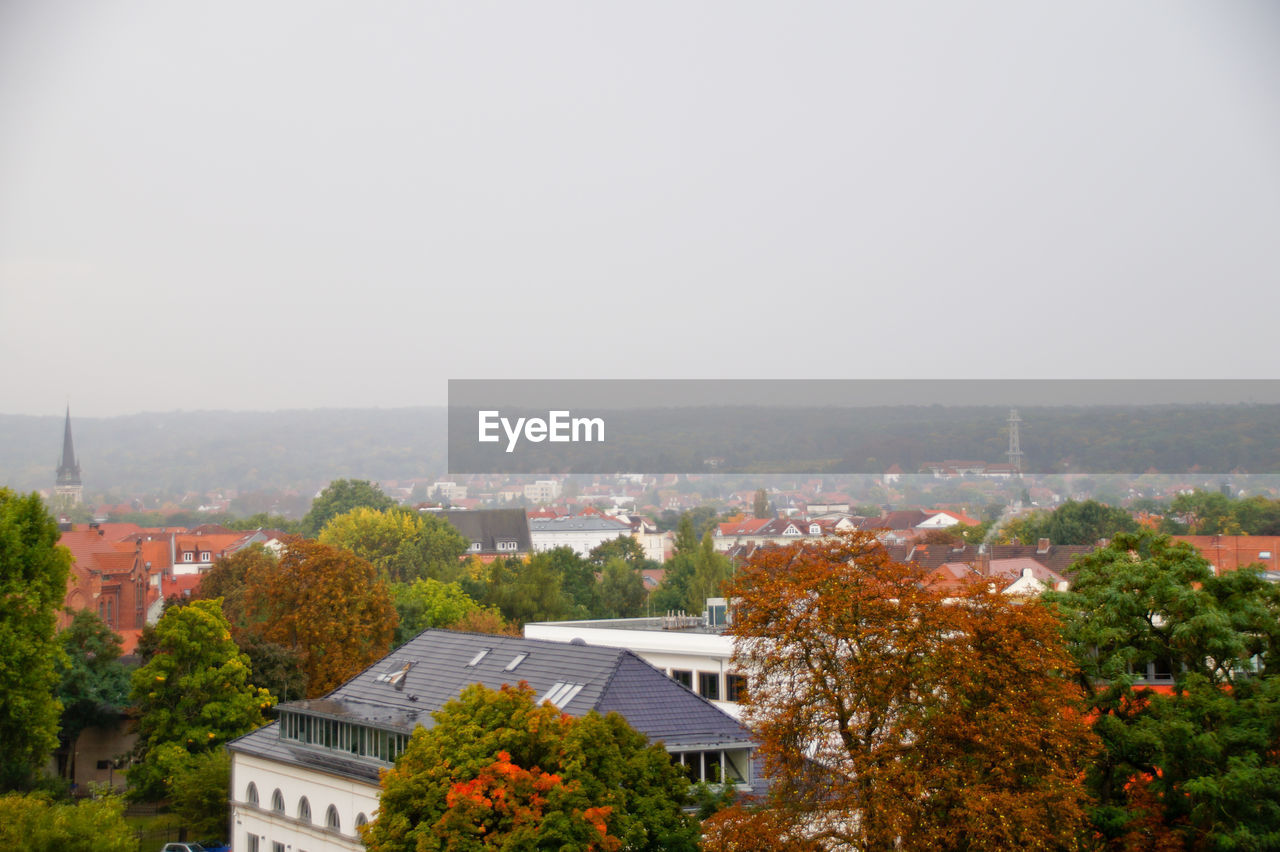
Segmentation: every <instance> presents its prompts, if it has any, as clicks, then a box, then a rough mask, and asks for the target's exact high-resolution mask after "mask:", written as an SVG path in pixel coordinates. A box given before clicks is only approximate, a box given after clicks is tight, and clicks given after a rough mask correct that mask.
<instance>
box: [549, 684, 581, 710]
mask: <svg viewBox="0 0 1280 852" xmlns="http://www.w3.org/2000/svg"><path fill="white" fill-rule="evenodd" d="M584 685H585V684H581V683H565V682H564V681H557V682H556V684H555V685H554V686H552V687H551V689H549V690H547V694H546V695H544V696H542V702H541V703H543V704H552V705H554V706H556V707H559V708H561V709H563V708H564V706H565V705H566V704H568V703H569V702H570V701H572V700H573V698H574V696H576V695H577V694H578V693H579V692H581V691H582V687H583V686H584Z"/></svg>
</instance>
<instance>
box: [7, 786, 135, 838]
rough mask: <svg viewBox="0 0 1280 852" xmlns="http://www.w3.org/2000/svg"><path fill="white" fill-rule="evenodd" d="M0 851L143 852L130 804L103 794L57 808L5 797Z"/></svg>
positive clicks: (41, 799)
mask: <svg viewBox="0 0 1280 852" xmlns="http://www.w3.org/2000/svg"><path fill="white" fill-rule="evenodd" d="M0 848H4V849H21V850H23V852H138V838H137V837H136V836H135V835H134V833H133V830H132V829H131V828H130V827H129V824H128V823H127V822H125V819H124V802H123V801H122V800H121V799H120V798H119V797H118V796H102V797H100V798H96V799H88V800H85V801H82V802H79V803H77V804H55V803H54V802H52V801H50V800H49V798H48V796H46V795H43V794H39V793H32V794H28V795H19V794H17V793H10V794H9V795H6V796H0Z"/></svg>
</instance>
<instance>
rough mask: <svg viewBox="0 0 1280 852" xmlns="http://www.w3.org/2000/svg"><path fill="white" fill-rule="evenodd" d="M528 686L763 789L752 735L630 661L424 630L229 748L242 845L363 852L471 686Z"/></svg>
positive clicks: (701, 771)
mask: <svg viewBox="0 0 1280 852" xmlns="http://www.w3.org/2000/svg"><path fill="white" fill-rule="evenodd" d="M520 681H524V682H526V683H528V684H529V685H530V686H531V687H532V688H533V689H534V691H535V692H536V693H537V695H538V696H539V700H540V701H546V702H550V703H551V704H554V705H555V706H557V707H559V708H560V710H562V711H563V712H565V713H568V714H570V715H572V716H583V715H585V714H586V713H588V712H590V711H592V710H596V711H598V712H600V713H609V712H617V713H619V714H620V715H622V716H623V717H624V718H625V719H626V720H627V721H628V722H629V723H630V724H631V726H632V727H633V728H635V729H636V730H638V731H640V732H641V733H643V734H644V735H645V736H647V737H648V738H649V740H650V741H652V742H662V743H663V744H664V745H665V747H666V749H667V751H668V753H670V754H671V756H672V758H673V760H676V761H678V762H680V763H682V764H683V765H685V766H686V767H688V771H689V773H690V775H691V776H692V777H694V778H695V779H699V780H701V779H704V778H705V779H709V780H715V779H717V778H720V777H723V778H727V779H730V780H732V781H734V782H735V783H737V784H739V785H740V786H741V787H743V788H744V789H746V790H751V789H752V787H753V785H754V786H758V784H759V782H758V778H757V777H756V775H755V774H753V773H754V771H755V770H754V769H753V767H752V753H753V750H754V743H753V741H752V739H751V735H750V733H749V732H748V731H747V730H746V729H745V728H743V727H742V725H741V724H739V723H738V722H737V721H736V720H734V719H733V718H731V717H730V716H728V715H726V714H725V713H723V712H721V711H720V710H719V709H718V708H717V707H715V706H714V705H713V704H711V703H710V702H709V701H706V700H704V699H703V698H701V697H699V696H698V695H697V694H695V693H694V692H692V691H691V690H688V689H685V688H684V687H682V686H681V685H679V684H677V683H675V682H674V681H672V680H671V679H670V678H668V677H667V676H666V674H665V673H663V672H661V671H659V670H658V669H656V668H654V667H653V666H651V665H650V664H649V663H647V662H645V661H644V660H643V659H641V658H640V657H639V656H637V655H636V654H634V653H632V652H631V651H628V650H625V649H619V648H605V647H599V646H592V645H584V644H578V643H572V642H549V641H542V640H537V639H527V638H516V637H509V636H494V635H488V634H474V633H457V632H451V631H445V630H428V631H426V632H424V633H422V634H419V635H418V636H417V638H415V639H412V640H410V641H409V642H408V643H407V644H405V645H403V646H402V647H400V648H399V649H397V650H395V651H393V652H392V653H391V654H390V655H388V656H387V657H385V658H384V659H383V660H382V661H380V662H378V663H375V664H374V665H373V666H370V667H369V668H368V669H366V670H365V671H364V672H362V673H361V674H359V675H357V676H356V677H355V678H353V679H352V680H350V681H348V682H347V683H345V684H343V685H342V686H340V687H338V688H337V689H335V690H334V691H332V692H330V693H329V694H328V695H326V696H324V697H323V698H314V699H307V700H304V701H294V702H289V703H285V704H281V705H279V707H278V708H277V710H278V713H279V721H277V722H273V723H272V724H270V725H267V726H266V727H263V728H260V729H258V730H257V731H254V732H253V733H250V734H247V735H245V736H243V737H240V738H239V739H236V740H233V741H232V742H230V743H229V744H228V749H229V750H230V752H231V757H232V764H231V817H232V819H231V822H232V829H233V836H232V849H233V850H235V852H266V851H267V850H270V849H277V850H279V849H293V850H301V849H306V850H309V852H339V850H341V852H356V850H360V849H362V848H363V846H362V844H361V842H360V839H359V835H358V833H357V828H358V827H359V826H360V825H362V824H364V823H366V822H367V821H369V820H370V819H372V818H374V816H375V815H376V811H377V808H378V794H379V781H378V777H379V772H380V771H382V770H385V769H388V768H390V766H391V765H392V763H393V762H394V761H395V759H396V757H398V756H399V755H400V754H401V752H403V751H404V749H405V748H406V747H407V745H408V742H409V736H410V734H412V733H413V731H414V730H415V729H416V728H417V727H418V726H423V727H426V728H430V727H431V726H432V725H433V724H434V720H433V719H432V716H431V714H432V712H433V711H435V710H438V709H440V708H441V707H443V706H444V704H445V703H447V702H448V701H450V700H451V699H453V698H456V697H457V696H458V694H459V693H460V692H461V691H462V689H463V688H464V687H466V686H467V685H469V684H472V683H482V684H484V685H486V686H488V687H490V688H493V689H497V688H499V687H500V686H502V685H503V684H511V683H517V682H520Z"/></svg>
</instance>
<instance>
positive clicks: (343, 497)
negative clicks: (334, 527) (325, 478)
mask: <svg viewBox="0 0 1280 852" xmlns="http://www.w3.org/2000/svg"><path fill="white" fill-rule="evenodd" d="M395 505H396V501H395V500H392V499H391V498H390V497H388V496H387V495H386V494H383V493H382V489H381V488H379V487H378V486H376V485H374V484H373V483H372V482H369V481H368V480H365V479H335V480H334V481H333V482H330V483H329V485H328V486H327V487H326V488H325V489H324V490H323V491H321V492H320V494H319V495H318V496H317V497H316V499H315V500H312V501H311V511H309V512H307V514H306V516H305V517H304V518H303V519H302V529H303V533H304V534H305V535H308V536H314V535H316V534H317V533H319V532H320V530H322V529H324V526H325V524H327V523H329V521H330V520H332V519H333V518H336V517H337V516H338V515H341V514H344V513H346V512H350V511H351V510H352V509H356V508H359V507H361V506H365V507H368V508H370V509H377V510H379V511H381V510H384V509H394V508H395Z"/></svg>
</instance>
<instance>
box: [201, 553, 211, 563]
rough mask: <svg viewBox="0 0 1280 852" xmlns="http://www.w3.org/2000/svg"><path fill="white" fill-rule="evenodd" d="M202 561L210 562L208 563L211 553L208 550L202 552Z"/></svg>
mask: <svg viewBox="0 0 1280 852" xmlns="http://www.w3.org/2000/svg"><path fill="white" fill-rule="evenodd" d="M200 561H201V562H208V561H209V551H207V550H202V551H200Z"/></svg>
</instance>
